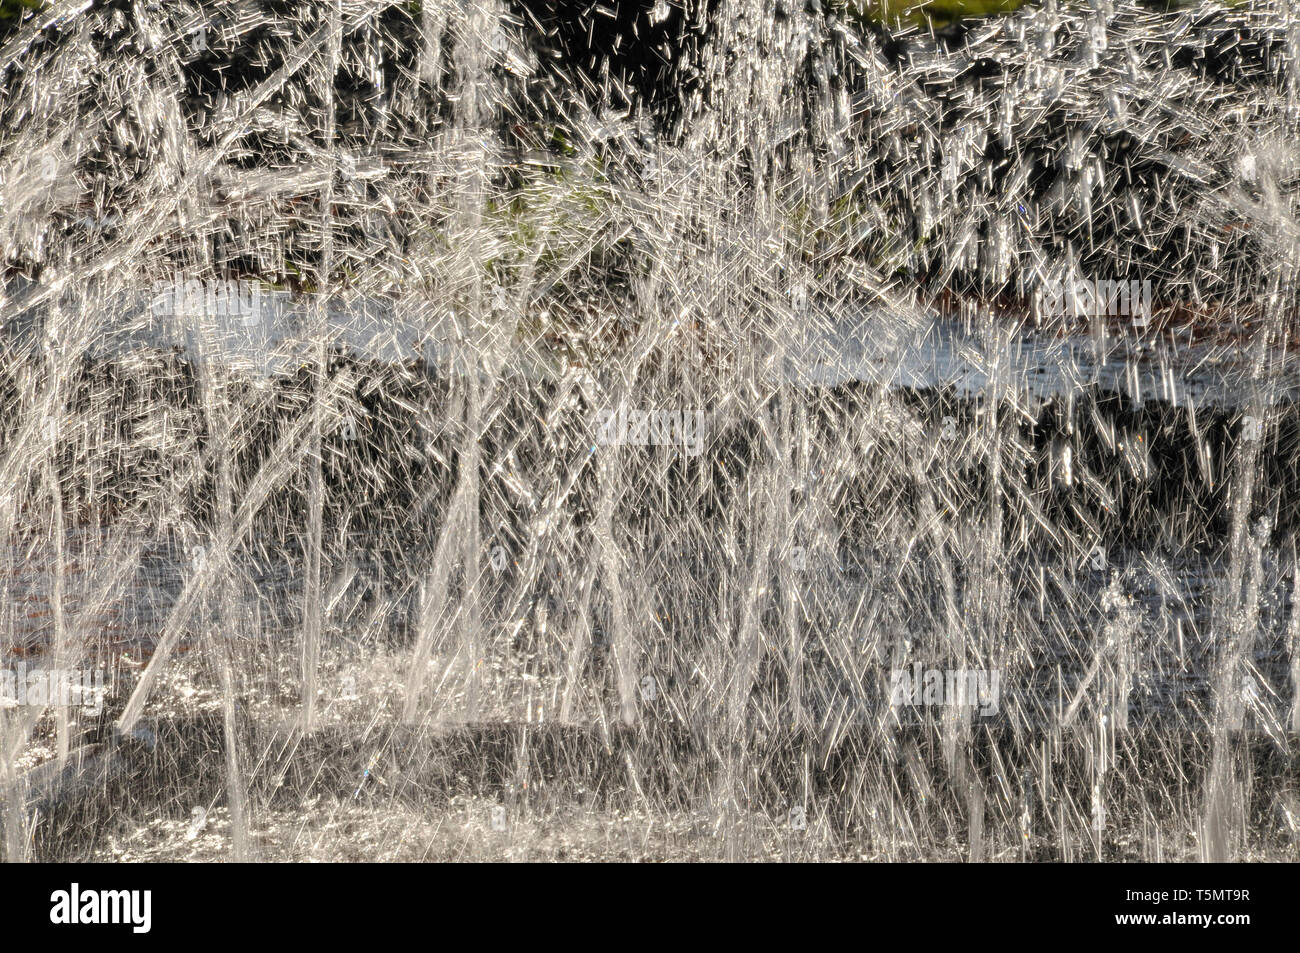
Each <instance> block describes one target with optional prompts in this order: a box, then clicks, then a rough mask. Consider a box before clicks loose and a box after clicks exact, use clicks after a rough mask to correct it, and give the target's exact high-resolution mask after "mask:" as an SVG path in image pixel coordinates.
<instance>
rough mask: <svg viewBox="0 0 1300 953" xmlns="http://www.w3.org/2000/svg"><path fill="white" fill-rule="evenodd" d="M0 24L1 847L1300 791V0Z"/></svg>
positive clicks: (1068, 809)
mask: <svg viewBox="0 0 1300 953" xmlns="http://www.w3.org/2000/svg"><path fill="white" fill-rule="evenodd" d="M0 22H6V23H8V26H6V27H5V29H7V31H8V32H7V33H6V34H5V35H4V36H3V38H0V68H2V69H3V70H4V79H3V82H0V115H2V116H3V119H2V120H0V244H2V245H3V251H4V285H3V293H2V296H0V317H2V319H3V328H2V331H0V346H2V348H3V350H2V352H0V354H2V356H0V402H3V407H4V410H5V413H4V415H3V418H2V419H0V538H2V539H3V545H4V555H3V561H2V562H0V578H2V579H3V583H0V613H2V615H0V652H2V653H3V658H2V660H0V672H2V673H4V675H5V677H6V678H7V681H5V682H0V765H2V768H0V801H2V805H0V810H2V811H3V823H4V855H5V857H6V858H7V859H11V860H20V859H29V858H45V857H50V858H96V859H108V858H118V859H121V858H135V859H138V858H144V857H166V858H178V857H215V856H231V857H236V858H248V857H259V858H265V859H303V858H311V857H330V858H336V859H338V858H344V857H364V858H365V859H393V858H416V857H428V856H436V857H458V856H466V855H467V853H466V852H467V851H468V856H493V857H508V858H528V857H536V858H540V857H548V856H563V854H561V853H559V852H560V851H572V852H573V853H574V855H575V856H584V855H595V856H614V855H624V856H665V857H683V858H687V857H698V858H715V857H716V858H723V857H725V858H731V859H742V858H758V857H779V858H787V859H800V858H819V857H869V858H879V859H929V858H936V857H953V858H962V859H972V860H978V859H1002V858H1007V859H1023V860H1030V859H1073V858H1079V857H1093V858H1100V859H1148V860H1153V859H1196V858H1198V857H1205V858H1210V859H1231V858H1242V857H1280V856H1287V855H1288V853H1289V852H1293V851H1294V849H1295V844H1296V839H1297V838H1298V837H1300V825H1297V821H1296V818H1297V817H1300V791H1297V789H1296V787H1295V781H1294V779H1295V777H1296V767H1297V766H1296V749H1295V748H1292V747H1291V745H1292V744H1295V742H1296V730H1297V724H1300V714H1298V713H1300V702H1297V697H1298V696H1297V691H1298V688H1297V683H1296V673H1297V671H1300V667H1298V666H1300V661H1298V660H1297V644H1298V642H1300V636H1297V633H1298V632H1300V622H1298V621H1297V620H1300V608H1297V606H1296V603H1295V599H1294V591H1295V580H1296V578H1297V577H1296V573H1297V564H1296V556H1295V553H1296V543H1295V538H1296V529H1297V525H1300V497H1298V496H1297V490H1298V486H1297V481H1298V480H1300V472H1298V471H1297V469H1296V462H1295V461H1296V459H1297V458H1298V456H1300V454H1298V453H1297V449H1298V448H1297V440H1298V439H1300V416H1298V415H1297V410H1296V399H1297V384H1298V382H1300V376H1297V367H1296V364H1295V356H1294V353H1293V351H1294V349H1295V346H1296V345H1297V343H1300V338H1298V337H1297V334H1300V324H1298V323H1297V304H1298V301H1297V288H1298V287H1300V286H1298V285H1297V266H1298V265H1300V245H1298V244H1297V238H1298V237H1300V230H1298V227H1297V182H1300V179H1298V178H1297V171H1300V151H1297V148H1298V147H1297V143H1300V135H1297V133H1300V129H1297V126H1298V125H1300V95H1298V94H1300V72H1298V71H1300V21H1297V20H1296V19H1295V14H1294V11H1293V10H1291V8H1290V7H1289V6H1288V5H1286V4H1284V3H1268V2H1252V3H1246V4H1241V5H1232V6H1224V5H1220V4H1214V3H1208V2H1206V3H1201V4H1199V5H1192V6H1180V7H1178V8H1177V9H1168V10H1167V9H1164V8H1163V7H1162V8H1161V9H1158V10H1157V9H1153V8H1150V7H1148V6H1144V5H1141V4H1135V3H1131V2H1127V0H1119V2H1110V0H1107V2H1104V3H1100V2H1099V3H1093V4H1089V5H1083V4H1073V3H1064V2H1047V3H1044V4H1041V5H1040V4H1027V5H1026V6H1024V7H1023V8H1021V9H1020V10H1018V11H1015V12H1012V13H1009V14H1006V15H1002V16H996V17H989V18H981V19H972V20H963V21H960V22H957V23H949V24H944V23H939V22H934V21H930V20H926V19H925V18H924V17H919V16H918V17H912V18H908V19H904V20H898V21H880V20H876V19H872V17H871V15H869V14H868V13H866V12H863V10H861V9H859V8H858V7H856V6H854V5H852V4H849V5H844V4H841V3H833V4H829V5H822V4H819V3H816V2H813V3H808V4H794V3H789V2H785V0H779V2H778V0H745V2H740V3H731V4H714V3H703V2H696V0H688V2H686V3H685V4H682V3H674V2H664V0H654V2H644V3H620V4H596V5H595V6H593V7H592V8H591V9H589V10H587V11H585V12H573V13H572V14H565V15H561V14H558V13H556V12H554V11H553V10H550V11H548V10H547V9H545V8H544V5H542V4H532V3H529V2H521V0H509V2H500V3H497V2H492V3H463V2H459V0H421V2H418V3H390V2H382V0H329V2H323V3H299V2H295V0H277V2H256V3H247V2H234V0H217V2H212V3H205V4H203V5H201V6H200V5H197V4H184V3H181V4H165V5H164V4H153V3H144V2H138V3H133V4H117V5H107V4H85V3H75V2H60V0H55V2H52V3H50V4H48V5H47V6H46V7H44V8H42V9H41V10H39V11H35V12H33V13H31V14H30V15H28V16H27V17H26V18H25V19H16V20H13V21H12V22H9V21H0ZM96 673H98V674H99V675H100V676H102V678H103V681H102V685H103V689H102V691H101V692H99V693H98V694H96V692H95V690H94V689H93V687H91V688H87V687H86V686H93V685H94V684H96V683H95V682H94V680H93V678H83V677H82V676H91V675H94V674H96ZM71 676H75V677H71ZM69 681H71V683H72V684H73V687H74V688H76V689H77V690H76V691H72V690H71V689H68V690H64V689H63V688H62V687H60V686H64V685H66V684H67V683H68V682H69ZM43 686H44V687H43ZM50 686H54V688H53V689H50V688H49V687H50ZM430 817H434V818H435V820H434V821H430V820H429V818H430ZM548 828H549V829H559V830H561V831H563V834H562V836H561V837H560V841H562V842H563V844H562V845H561V846H557V841H556V840H555V838H554V837H551V836H550V835H547V834H546V833H544V832H545V831H546V830H547V829H548ZM345 829H346V830H349V831H361V832H362V834H361V835H359V836H358V837H357V838H356V840H355V842H350V841H348V840H347V838H346V837H344V836H343V835H342V834H340V833H339V832H340V831H342V830H345ZM615 843H617V844H618V847H617V849H615V848H611V847H610V845H611V844H615ZM620 852H621V854H620ZM629 852H630V853H629Z"/></svg>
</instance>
